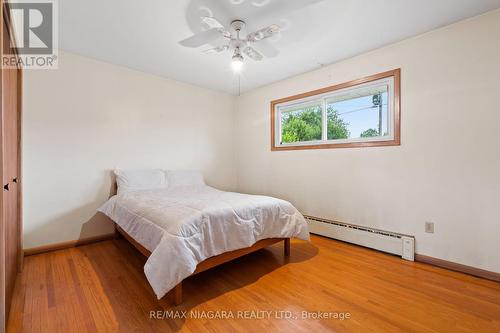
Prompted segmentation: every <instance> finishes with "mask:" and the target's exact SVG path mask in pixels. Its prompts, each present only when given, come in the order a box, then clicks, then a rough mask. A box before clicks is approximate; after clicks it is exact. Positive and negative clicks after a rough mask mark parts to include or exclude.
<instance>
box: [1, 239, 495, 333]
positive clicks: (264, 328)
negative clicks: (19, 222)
mask: <svg viewBox="0 0 500 333" xmlns="http://www.w3.org/2000/svg"><path fill="white" fill-rule="evenodd" d="M283 260H284V259H283V246H282V244H279V245H276V246H272V247H270V248H269V249H266V250H261V251H258V252H256V253H253V254H250V255H247V256H245V257H242V258H240V259H237V260H235V261H233V262H230V263H227V264H224V265H222V266H220V267H216V268H214V269H211V270H209V271H206V272H203V273H200V274H199V275H196V276H193V277H191V278H189V279H188V280H186V281H185V283H184V286H183V287H184V303H183V304H181V305H180V306H178V307H174V306H172V305H171V302H170V298H169V297H165V298H163V299H162V300H160V301H157V300H156V298H155V296H154V294H153V291H152V290H151V288H150V287H149V284H148V283H147V280H146V278H145V276H144V273H143V265H144V262H145V258H144V257H143V256H142V255H141V254H139V252H137V251H136V250H135V249H134V248H133V247H132V246H131V245H130V244H128V243H127V242H126V241H125V240H124V239H120V240H112V241H105V242H100V243H96V244H92V245H85V246H81V247H77V248H72V249H66V250H61V251H56V252H51V253H45V254H39V255H34V256H29V257H26V259H25V263H24V271H23V273H22V275H21V276H20V277H19V278H18V280H17V283H16V287H15V291H14V293H15V294H14V302H13V304H12V311H11V316H10V319H9V323H8V332H118V331H119V332H177V331H182V332H239V331H241V332H278V331H282V332H320V331H336V332H370V331H371V332H400V331H406V332H500V283H496V282H492V281H488V280H482V279H479V278H475V277H472V276H468V275H463V274H460V273H455V272H451V271H447V270H444V269H440V268H435V267H432V266H428V265H425V264H420V263H412V262H407V261H403V260H401V259H399V258H397V257H393V256H390V255H386V254H382V253H379V252H375V251H371V250H368V249H364V248H361V247H357V246H353V245H349V244H345V243H342V242H337V241H333V240H330V239H326V238H322V237H317V236H313V237H312V243H306V242H301V241H292V246H291V258H290V261H289V262H288V263H286V264H285V265H283ZM170 310H178V311H179V312H172V313H170V314H172V315H175V314H177V315H178V316H182V314H183V312H182V311H187V312H188V314H189V313H191V315H196V314H198V315H200V316H201V315H202V314H205V315H206V316H217V315H218V316H225V317H230V316H231V314H232V316H234V317H235V318H230V319H227V320H222V319H218V318H212V319H208V318H202V319H200V318H198V319H195V318H192V316H191V317H190V318H187V319H186V318H175V319H154V318H150V313H151V311H160V314H162V315H163V316H166V315H168V314H169V312H167V311H170ZM202 311H206V312H202ZM209 311H212V312H209ZM223 311H227V312H225V315H223V314H224V312H223ZM230 311H232V312H230ZM238 311H273V312H270V316H271V318H270V319H268V320H263V319H245V318H239V317H246V316H249V317H252V316H256V315H261V316H265V314H264V313H257V312H238ZM279 311H289V312H279ZM302 311H310V312H311V313H312V314H314V313H317V311H324V312H329V313H331V314H330V316H335V313H337V315H339V313H349V314H350V318H348V319H344V320H341V319H335V318H331V319H302V318H301V314H302ZM290 314H291V315H292V316H297V317H298V318H297V319H295V318H293V317H292V318H286V317H288V316H290ZM279 315H281V316H282V318H276V317H277V316H279ZM157 316H158V315H157ZM283 317H285V318H283Z"/></svg>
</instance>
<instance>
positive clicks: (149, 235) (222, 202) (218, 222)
mask: <svg viewBox="0 0 500 333" xmlns="http://www.w3.org/2000/svg"><path fill="white" fill-rule="evenodd" d="M115 174H116V177H117V186H118V191H117V195H114V196H112V197H111V198H110V199H109V200H108V201H107V202H106V203H105V204H104V205H103V206H102V207H101V208H100V209H99V211H101V212H102V213H104V214H105V215H107V216H108V217H109V218H110V219H111V220H113V222H114V223H115V229H116V232H117V233H118V234H121V235H123V236H124V237H125V238H126V239H127V240H128V241H129V242H130V243H131V244H132V245H134V246H135V247H136V248H137V249H138V250H139V251H140V252H141V253H142V254H144V255H145V256H147V257H148V259H147V261H146V264H145V266H144V273H145V275H146V277H147V279H148V281H149V283H150V285H151V287H152V288H153V291H154V292H155V294H156V296H157V298H158V299H160V298H162V297H163V296H165V295H166V294H167V293H168V292H169V291H171V290H173V296H174V303H175V304H176V305H178V304H180V303H181V302H182V281H183V280H184V279H185V278H187V277H188V276H190V275H193V274H197V273H200V272H202V271H204V270H207V269H210V268H212V267H215V266H217V265H220V264H222V263H225V262H227V261H229V260H232V259H235V258H237V257H240V256H242V255H245V254H248V253H250V252H253V251H257V250H259V249H262V248H264V247H267V246H270V245H272V244H275V243H277V242H283V243H284V255H285V256H288V255H289V254H290V238H293V237H296V238H300V239H303V240H309V231H308V226H307V223H306V221H305V219H304V217H303V216H302V215H301V214H300V213H299V212H298V210H297V209H296V208H295V207H294V206H292V205H291V204H290V203H289V202H287V201H284V200H280V199H276V198H272V197H266V196H256V195H246V194H241V193H233V192H225V191H220V190H218V189H215V188H213V187H210V186H207V185H206V184H205V182H204V180H203V176H202V175H201V174H200V173H198V172H187V171H165V170H140V171H138V170H136V171H121V170H117V171H115Z"/></svg>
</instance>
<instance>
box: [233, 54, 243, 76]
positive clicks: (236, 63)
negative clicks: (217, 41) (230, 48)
mask: <svg viewBox="0 0 500 333" xmlns="http://www.w3.org/2000/svg"><path fill="white" fill-rule="evenodd" d="M231 68H232V69H233V71H235V72H237V73H238V72H241V70H242V69H243V56H242V55H241V54H239V53H236V54H235V55H234V56H233V60H232V61H231Z"/></svg>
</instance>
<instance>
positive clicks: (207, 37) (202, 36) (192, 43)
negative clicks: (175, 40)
mask: <svg viewBox="0 0 500 333" xmlns="http://www.w3.org/2000/svg"><path fill="white" fill-rule="evenodd" d="M220 36H221V33H220V31H219V30H218V29H210V30H207V31H202V32H199V33H197V34H196V35H193V36H191V37H189V38H186V39H184V40H181V41H180V42H179V44H181V45H182V46H186V47H199V46H202V45H205V44H209V43H210V42H213V41H214V40H216V39H217V38H219V37H220Z"/></svg>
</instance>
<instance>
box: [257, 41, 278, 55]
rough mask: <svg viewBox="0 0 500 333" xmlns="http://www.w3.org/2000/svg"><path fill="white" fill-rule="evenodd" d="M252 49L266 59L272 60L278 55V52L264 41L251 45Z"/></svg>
mask: <svg viewBox="0 0 500 333" xmlns="http://www.w3.org/2000/svg"><path fill="white" fill-rule="evenodd" d="M253 47H254V48H255V49H256V50H257V52H260V53H261V54H263V55H264V56H265V57H267V58H274V57H276V56H277V55H278V54H279V53H280V51H278V50H277V49H276V48H275V47H274V46H272V45H271V44H269V43H268V42H267V41H265V40H262V41H260V42H258V43H255V44H253Z"/></svg>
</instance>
